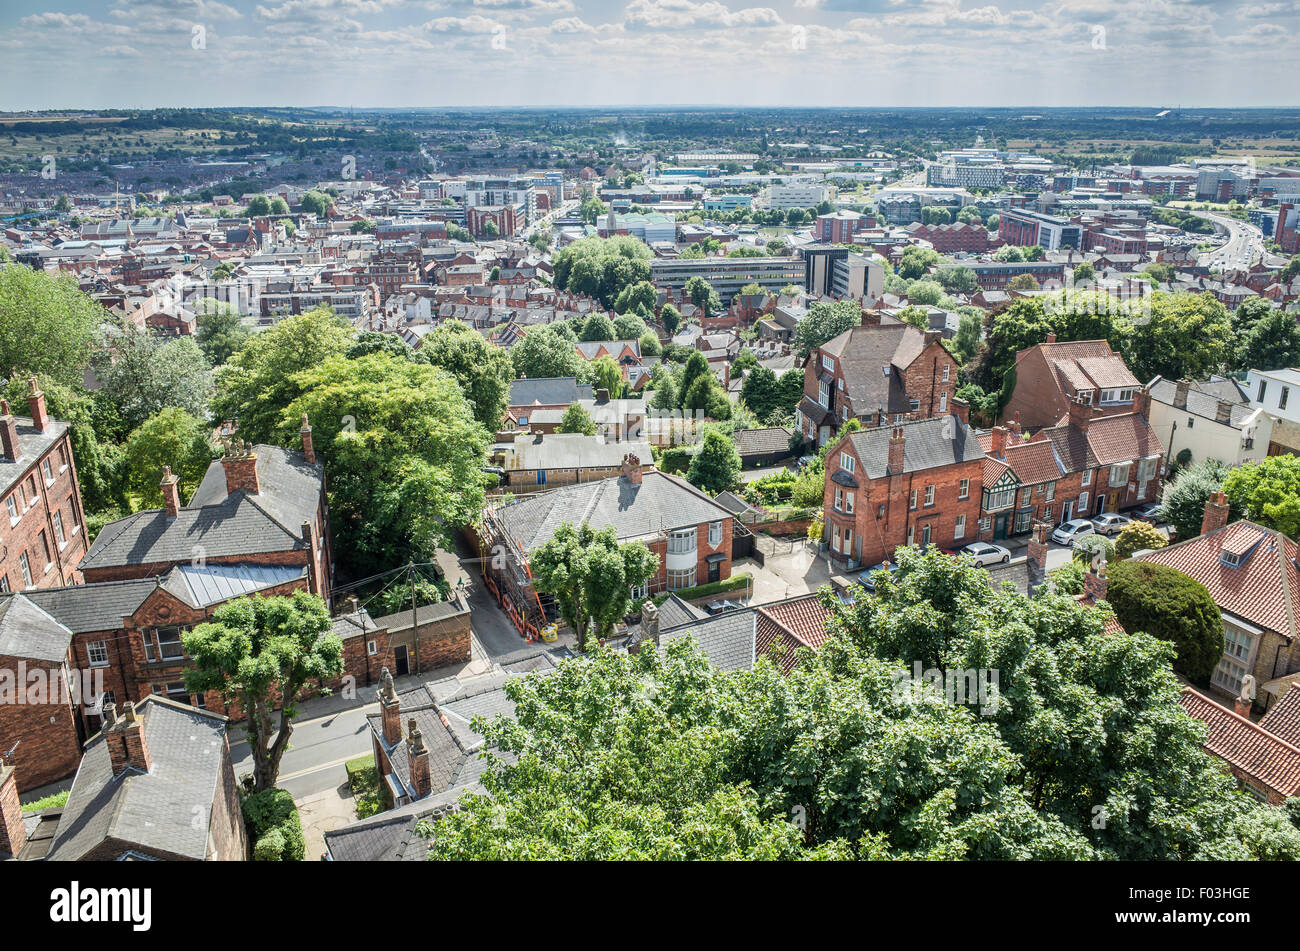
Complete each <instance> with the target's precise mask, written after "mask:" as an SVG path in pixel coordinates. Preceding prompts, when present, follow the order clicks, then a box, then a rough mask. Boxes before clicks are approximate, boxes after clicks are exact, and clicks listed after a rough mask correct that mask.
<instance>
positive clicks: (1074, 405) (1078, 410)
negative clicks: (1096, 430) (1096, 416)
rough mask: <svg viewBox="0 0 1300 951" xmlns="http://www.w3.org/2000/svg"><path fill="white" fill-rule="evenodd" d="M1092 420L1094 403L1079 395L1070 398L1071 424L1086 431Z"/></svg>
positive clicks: (1082, 431) (1080, 430)
mask: <svg viewBox="0 0 1300 951" xmlns="http://www.w3.org/2000/svg"><path fill="white" fill-rule="evenodd" d="M1090 422H1092V404H1091V403H1089V402H1088V401H1087V400H1085V399H1082V398H1081V397H1078V396H1076V397H1074V399H1072V400H1070V426H1071V427H1073V428H1074V429H1077V430H1079V432H1081V433H1086V432H1087V431H1088V424H1089V423H1090Z"/></svg>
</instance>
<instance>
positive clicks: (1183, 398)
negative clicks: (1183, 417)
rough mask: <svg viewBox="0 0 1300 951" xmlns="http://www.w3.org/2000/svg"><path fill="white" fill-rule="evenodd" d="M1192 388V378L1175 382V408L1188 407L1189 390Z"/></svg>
mask: <svg viewBox="0 0 1300 951" xmlns="http://www.w3.org/2000/svg"><path fill="white" fill-rule="evenodd" d="M1191 388H1192V381H1191V380H1179V381H1178V382H1177V383H1176V384H1174V409H1187V391H1188V390H1189V389H1191Z"/></svg>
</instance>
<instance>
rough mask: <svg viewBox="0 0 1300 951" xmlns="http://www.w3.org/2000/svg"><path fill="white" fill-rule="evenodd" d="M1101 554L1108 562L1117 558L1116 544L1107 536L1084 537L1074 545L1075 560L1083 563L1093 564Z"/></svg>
mask: <svg viewBox="0 0 1300 951" xmlns="http://www.w3.org/2000/svg"><path fill="white" fill-rule="evenodd" d="M1097 552H1101V553H1102V556H1103V557H1104V558H1105V559H1106V560H1107V561H1113V560H1114V558H1115V543H1114V542H1113V541H1111V540H1110V539H1109V538H1107V537H1106V536H1105V535H1097V534H1093V535H1084V536H1083V537H1082V538H1080V539H1079V540H1078V541H1077V542H1075V544H1074V559H1075V561H1080V562H1083V563H1085V564H1086V563H1088V562H1091V561H1092V559H1093V558H1095V557H1097Z"/></svg>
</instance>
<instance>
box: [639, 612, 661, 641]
mask: <svg viewBox="0 0 1300 951" xmlns="http://www.w3.org/2000/svg"><path fill="white" fill-rule="evenodd" d="M641 640H642V641H643V642H645V641H649V642H650V643H652V644H654V645H655V646H656V647H657V646H659V608H658V607H656V606H655V603H654V602H653V601H647V602H646V603H645V604H643V605H641Z"/></svg>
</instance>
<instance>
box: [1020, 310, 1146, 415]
mask: <svg viewBox="0 0 1300 951" xmlns="http://www.w3.org/2000/svg"><path fill="white" fill-rule="evenodd" d="M1013 372H1014V374H1015V388H1014V389H1013V390H1012V392H1011V398H1010V399H1009V400H1008V401H1007V405H1006V406H1005V407H1004V408H1003V411H1002V412H1003V418H1004V419H1015V420H1018V421H1019V422H1020V424H1021V425H1022V426H1024V427H1025V429H1028V430H1035V429H1041V428H1042V427H1044V426H1054V425H1056V424H1057V423H1058V422H1060V421H1061V419H1062V418H1064V417H1065V415H1066V414H1067V413H1068V412H1069V411H1070V404H1071V402H1072V401H1073V400H1074V399H1076V398H1079V399H1082V400H1083V401H1084V402H1086V403H1087V404H1088V405H1090V406H1092V407H1093V408H1094V409H1096V411H1097V413H1096V415H1115V414H1118V413H1131V412H1133V408H1134V399H1135V398H1136V396H1137V393H1138V390H1139V389H1141V386H1142V384H1141V383H1140V382H1139V381H1138V379H1137V377H1135V376H1134V375H1133V374H1132V373H1131V372H1129V369H1128V366H1127V365H1126V364H1125V363H1124V358H1123V357H1121V356H1120V355H1119V354H1117V353H1115V352H1114V351H1113V350H1111V348H1110V344H1109V343H1107V342H1106V341H1105V340H1075V341H1070V342H1062V343H1058V342H1057V340H1056V334H1048V335H1047V342H1046V343H1040V344H1038V345H1037V346H1035V347H1027V348H1025V349H1024V350H1021V351H1020V352H1018V353H1017V354H1016V362H1015V369H1014V371H1013Z"/></svg>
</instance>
